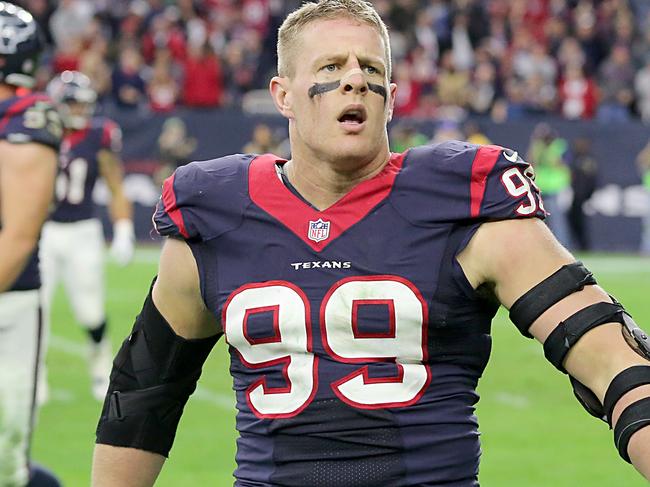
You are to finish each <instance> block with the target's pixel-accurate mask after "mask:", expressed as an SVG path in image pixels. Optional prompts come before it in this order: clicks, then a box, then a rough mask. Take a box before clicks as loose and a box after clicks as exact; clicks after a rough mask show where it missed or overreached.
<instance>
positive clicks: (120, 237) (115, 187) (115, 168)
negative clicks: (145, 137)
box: [97, 148, 135, 265]
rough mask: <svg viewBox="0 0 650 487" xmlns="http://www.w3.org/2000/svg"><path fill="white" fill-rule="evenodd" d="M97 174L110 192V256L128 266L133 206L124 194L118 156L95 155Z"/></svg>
mask: <svg viewBox="0 0 650 487" xmlns="http://www.w3.org/2000/svg"><path fill="white" fill-rule="evenodd" d="M97 160H98V161H99V173H100V175H101V177H102V178H103V179H104V182H105V183H106V186H108V189H109V191H110V192H111V202H110V213H111V220H112V221H113V243H112V244H111V254H112V255H113V257H114V258H115V259H116V260H117V262H118V263H119V264H122V265H125V264H128V263H129V262H130V260H131V258H132V257H133V251H134V246H135V232H134V229H133V206H132V204H131V201H129V199H128V198H127V197H126V195H125V193H124V184H123V183H124V172H123V169H122V162H121V161H120V158H119V156H118V154H117V153H116V152H114V151H112V150H110V149H107V148H104V149H101V150H100V151H99V152H98V154H97Z"/></svg>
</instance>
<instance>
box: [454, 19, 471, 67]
mask: <svg viewBox="0 0 650 487" xmlns="http://www.w3.org/2000/svg"><path fill="white" fill-rule="evenodd" d="M468 23H469V19H468V18H467V16H466V15H465V14H464V13H459V14H457V15H456V16H455V17H454V22H453V26H452V28H451V52H452V56H453V59H454V66H455V67H456V69H458V70H459V71H467V70H469V69H470V68H472V67H473V66H474V49H473V48H472V42H471V41H470V38H469V32H468V30H467V29H468Z"/></svg>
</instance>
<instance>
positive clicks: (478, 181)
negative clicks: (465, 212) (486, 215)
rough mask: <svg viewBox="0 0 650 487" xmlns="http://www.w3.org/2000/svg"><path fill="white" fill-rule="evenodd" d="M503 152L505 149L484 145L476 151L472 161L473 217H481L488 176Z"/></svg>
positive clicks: (471, 192) (471, 206)
mask: <svg viewBox="0 0 650 487" xmlns="http://www.w3.org/2000/svg"><path fill="white" fill-rule="evenodd" d="M502 150H503V148H501V147H499V146H496V145H484V146H481V147H479V148H478V150H477V151H476V155H475V156H474V160H473V161H472V178H471V183H470V202H471V203H470V212H471V216H472V217H477V216H479V214H480V212H481V204H483V198H484V197H485V187H486V184H487V178H488V175H489V174H490V172H491V171H492V169H493V168H494V165H495V164H496V163H497V160H498V159H499V156H500V155H501V151H502Z"/></svg>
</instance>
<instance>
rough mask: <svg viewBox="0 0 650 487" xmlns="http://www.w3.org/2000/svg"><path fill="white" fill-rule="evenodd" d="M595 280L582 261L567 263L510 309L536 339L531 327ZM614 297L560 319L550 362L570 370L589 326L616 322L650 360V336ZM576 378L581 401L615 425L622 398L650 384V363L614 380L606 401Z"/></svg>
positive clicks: (548, 345)
mask: <svg viewBox="0 0 650 487" xmlns="http://www.w3.org/2000/svg"><path fill="white" fill-rule="evenodd" d="M593 284H596V280H595V279H594V277H593V275H592V274H591V272H589V271H588V270H587V269H586V268H585V267H584V266H583V265H582V263H581V262H574V263H572V264H568V265H565V266H563V267H562V268H560V269H559V270H558V271H557V272H555V273H553V274H552V275H551V276H549V277H547V278H546V279H544V280H543V281H542V282H540V283H539V284H537V285H536V286H534V287H533V288H532V289H530V290H529V291H528V292H526V293H525V294H524V295H523V296H521V297H520V298H519V299H518V300H517V301H516V302H515V303H514V304H513V305H512V307H511V308H510V319H511V320H512V322H513V323H514V324H515V325H516V326H517V328H518V329H519V331H520V332H521V333H522V334H523V335H524V336H526V337H529V338H531V335H530V333H529V332H528V329H529V328H530V326H531V325H532V324H533V322H534V321H535V320H536V319H537V318H539V317H540V316H541V315H542V314H543V313H544V312H545V311H546V310H547V309H549V308H550V307H551V306H553V305H554V304H556V303H558V302H559V301H561V300H562V299H564V298H565V297H567V296H569V295H571V294H573V293H575V292H578V291H581V290H582V289H584V287H585V286H588V285H593ZM612 301H613V303H605V302H602V303H595V304H592V305H589V306H587V307H585V308H583V309H581V310H579V311H577V312H576V313H574V314H573V315H571V316H569V317H568V318H566V319H565V320H564V321H563V322H561V323H559V324H558V326H557V327H556V328H555V329H554V330H553V331H552V332H551V333H550V334H549V336H548V337H547V338H546V340H545V341H544V355H545V356H546V358H547V359H548V360H549V362H551V363H552V364H553V365H554V366H555V367H556V368H557V369H558V370H560V371H561V372H564V373H566V370H565V369H564V365H563V363H564V359H565V358H566V355H567V354H568V352H569V350H570V349H571V347H573V346H574V345H575V344H576V343H577V342H578V340H580V338H581V337H582V336H583V335H584V334H585V333H587V332H588V331H589V330H591V329H593V328H595V327H597V326H600V325H603V324H605V323H612V322H618V323H620V324H621V325H622V327H621V330H622V333H623V337H624V338H625V341H626V342H627V344H628V345H629V346H630V347H631V348H632V349H633V350H634V351H635V352H637V353H638V354H639V355H641V356H642V357H644V358H645V359H648V360H650V338H648V336H647V334H646V333H645V332H644V331H643V330H642V329H641V328H639V327H638V325H637V324H636V323H635V322H634V320H633V319H632V317H631V316H630V315H629V314H628V313H627V312H626V311H625V308H623V306H622V305H621V304H620V303H619V302H617V301H616V300H615V299H614V298H612ZM570 379H571V385H572V386H573V391H574V393H575V395H576V398H577V399H578V401H579V402H580V404H582V406H583V407H584V408H585V409H586V410H587V412H589V413H590V414H592V415H593V416H596V417H597V418H599V419H602V420H603V421H606V422H608V423H609V424H610V426H611V415H612V410H613V408H614V405H615V404H616V402H617V401H618V400H619V399H620V398H621V397H622V396H623V395H624V394H625V393H626V392H628V391H630V390H632V389H633V388H635V387H638V386H640V385H645V384H650V366H638V367H631V368H629V369H627V370H624V371H622V372H621V373H620V374H619V376H617V377H615V378H614V380H613V381H612V384H611V385H610V387H609V389H608V391H607V394H606V396H605V401H604V402H605V404H604V405H603V404H601V403H600V401H599V399H598V398H597V397H596V395H595V394H594V393H593V392H592V391H591V390H590V389H589V388H587V387H586V386H585V385H583V384H581V383H580V382H579V381H577V380H576V379H575V378H573V377H570ZM617 428H618V425H617ZM626 431H628V432H629V431H630V430H629V429H628V430H626ZM621 437H622V438H623V440H622V441H619V440H617V446H618V445H619V444H622V443H626V440H625V438H626V435H623V436H621ZM628 439H629V437H628ZM619 450H620V448H619Z"/></svg>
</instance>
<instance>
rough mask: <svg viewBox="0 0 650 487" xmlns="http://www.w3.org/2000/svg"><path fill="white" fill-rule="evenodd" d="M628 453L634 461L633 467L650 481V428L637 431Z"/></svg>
mask: <svg viewBox="0 0 650 487" xmlns="http://www.w3.org/2000/svg"><path fill="white" fill-rule="evenodd" d="M627 452H628V454H629V455H630V459H631V460H632V465H634V467H635V468H636V469H637V470H638V471H639V472H640V473H641V475H643V476H644V477H645V478H646V479H647V480H650V427H649V426H646V427H645V428H643V429H641V430H639V431H637V432H636V433H635V434H634V436H632V438H631V439H630V444H629V446H628V447H627Z"/></svg>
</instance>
